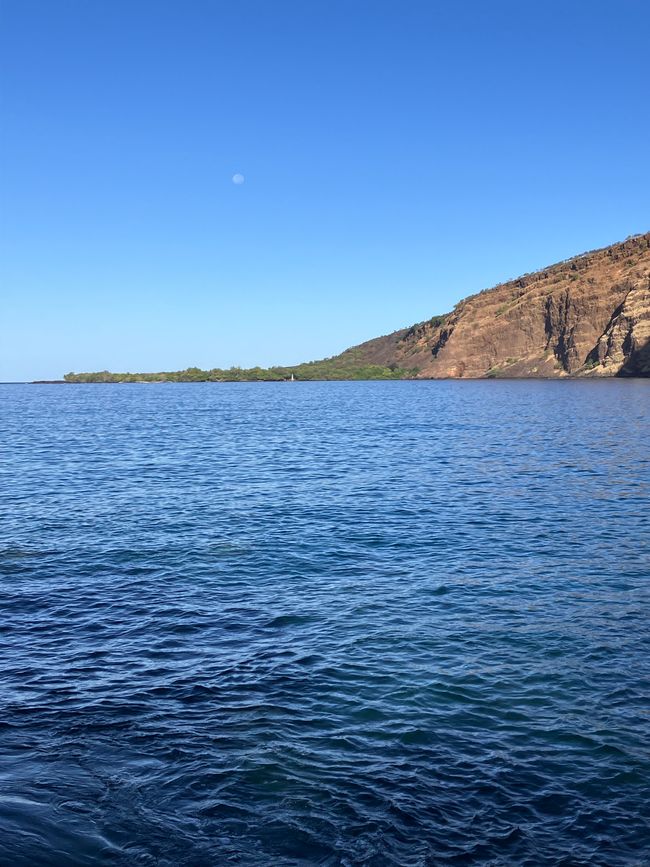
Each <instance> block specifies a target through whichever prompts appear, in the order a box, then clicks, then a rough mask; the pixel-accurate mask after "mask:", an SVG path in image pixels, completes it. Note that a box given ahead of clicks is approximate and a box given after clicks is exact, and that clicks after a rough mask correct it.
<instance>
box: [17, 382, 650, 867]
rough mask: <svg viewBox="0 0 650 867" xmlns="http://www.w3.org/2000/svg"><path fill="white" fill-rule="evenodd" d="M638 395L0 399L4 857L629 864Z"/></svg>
mask: <svg viewBox="0 0 650 867" xmlns="http://www.w3.org/2000/svg"><path fill="white" fill-rule="evenodd" d="M649 434H650V381H631V380H630V381H604V382H593V381H592V382H587V381H583V382H573V381H570V382H557V381H556V382H543V381H541V382H516V381H512V382H505V381H491V382H375V383H365V382H361V383H348V382H344V383H295V384H288V383H268V384H266V383H264V384H262V383H260V384H174V385H172V384H160V385H74V386H72V385H71V386H47V385H43V386H39V385H14V386H9V385H5V386H0V487H1V497H0V575H1V583H0V613H1V626H2V637H1V641H2V646H1V648H0V650H1V652H0V677H1V687H2V691H1V701H2V713H1V714H0V748H1V759H2V761H1V765H0V863H1V864H2V865H12V867H13V865H15V867H23V865H29V867H32V865H95V864H116V865H131V864H133V865H158V867H164V865H191V867H202V865H206V867H208V865H209V867H215V865H224V864H237V865H267V864H272V865H312V864H317V865H400V867H411V865H412V867H415V865H439V864H440V865H444V864H451V865H465V864H467V865H469V864H485V865H502V864H517V865H534V867H543V865H608V867H609V865H635V864H636V865H641V864H647V863H648V862H650V824H649V821H648V816H649V814H650V701H649V697H650V661H649V660H650V656H649V651H650V619H649V616H648V614H649V606H648V603H649V592H648V588H649V583H650V517H649V513H650V509H649V494H650V435H649Z"/></svg>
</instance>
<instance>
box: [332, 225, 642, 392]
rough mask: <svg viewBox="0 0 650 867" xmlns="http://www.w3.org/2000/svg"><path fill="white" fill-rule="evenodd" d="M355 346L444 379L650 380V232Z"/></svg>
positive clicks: (374, 358) (373, 357) (368, 356)
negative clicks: (548, 378)
mask: <svg viewBox="0 0 650 867" xmlns="http://www.w3.org/2000/svg"><path fill="white" fill-rule="evenodd" d="M354 350H355V351H356V352H357V354H358V355H359V356H360V357H363V358H364V360H365V361H366V362H368V363H376V364H382V365H395V366H397V367H399V368H409V369H413V368H417V369H418V374H417V375H418V377H425V378H435V379H438V378H443V377H467V378H471V377H474V378H484V377H487V378H491V377H499V376H512V377H536V376H540V377H542V376H543V377H546V376H552V377H559V376H569V375H574V376H626V375H627V376H650V233H647V234H645V235H637V236H635V237H632V238H628V239H627V240H626V241H623V242H622V243H619V244H614V245H612V246H611V247H606V248H605V249H602V250H595V251H592V252H589V253H585V254H583V255H581V256H576V257H575V258H573V259H569V260H567V261H565V262H560V263H558V264H557V265H552V266H550V267H548V268H544V269H543V270H542V271H538V272H536V273H534V274H526V275H524V276H523V277H520V278H518V279H517V280H511V281H509V282H508V283H502V284H500V285H498V286H495V287H494V288H493V289H487V290H485V291H483V292H479V293H478V294H477V295H472V296H470V297H468V298H465V299H464V300H463V301H461V302H460V303H459V304H457V305H456V307H455V308H454V310H453V311H452V312H451V313H450V314H448V315H447V316H444V317H434V318H433V319H432V320H430V321H427V322H422V323H419V324H418V325H414V326H413V327H412V328H408V329H403V330H402V331H396V332H394V333H393V334H390V335H388V336H386V337H380V338H377V339H376V340H371V341H368V342H367V343H365V344H361V345H360V346H359V347H355V348H354ZM348 351H350V350H348Z"/></svg>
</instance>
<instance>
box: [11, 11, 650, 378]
mask: <svg viewBox="0 0 650 867" xmlns="http://www.w3.org/2000/svg"><path fill="white" fill-rule="evenodd" d="M0 9H1V16H2V24H1V43H2V44H1V45H0V57H1V60H0V64H1V77H2V103H1V116H0V121H1V125H2V145H1V146H2V152H1V159H2V178H1V196H2V226H1V251H0V252H1V267H0V280H1V289H0V291H1V293H2V301H1V305H0V380H20V379H32V378H55V377H59V376H61V375H62V374H63V373H66V372H67V371H69V370H76V371H81V370H100V369H104V368H108V369H111V370H130V371H137V370H140V371H142V370H161V369H178V368H184V367H187V366H189V365H198V366H200V367H214V366H226V367H227V366H230V365H231V364H239V365H242V366H249V365H254V364H261V365H269V364H274V363H293V362H298V361H303V360H308V359H312V358H319V357H323V356H327V355H332V354H335V353H336V352H339V351H340V350H342V349H344V348H345V347H347V346H349V345H351V344H354V343H358V342H360V341H362V340H365V339H367V338H370V337H374V336H376V335H379V334H382V333H386V332H389V331H392V330H394V329H396V328H399V327H402V326H404V325H408V324H411V323H413V322H415V321H418V320H421V319H424V318H427V317H429V316H431V315H433V314H435V313H442V312H445V311H447V310H449V309H450V308H451V307H452V306H453V305H454V304H455V303H456V302H457V301H458V300H459V299H460V298H461V297H462V296H464V295H466V294H468V293H470V292H475V291H478V290H480V289H482V288H485V287H487V286H490V285H492V284H494V283H496V282H498V281H500V280H503V279H506V278H508V277H513V276H517V275H518V274H520V273H523V272H526V271H531V270H534V269H536V268H538V267H541V266H543V265H545V264H548V263H550V262H553V261H555V260H558V259H562V258H565V257H567V256H570V255H572V254H574V253H578V252H582V251H583V250H586V249H590V248H594V247H599V246H604V245H606V244H608V243H611V242H613V241H616V240H620V239H622V238H624V237H626V236H627V235H629V234H633V233H637V232H641V231H647V230H648V229H649V228H650V218H649V206H650V159H649V156H650V148H649V145H650V105H649V100H648V85H649V82H650V59H649V51H650V48H649V46H650V3H648V2H647V0H609V2H599V0H584V2H572V0H561V2H560V0H543V2H542V0H539V2H535V0H512V2H506V0H490V2H484V0H469V2H454V0H447V2H444V3H443V2H435V0H425V2H413V0H400V2H397V0H393V2H380V0H368V2H363V0H327V2H321V0H236V2H234V0H233V2H225V0H2V4H1V7H0ZM235 173H241V174H243V175H244V177H245V182H244V183H243V184H239V185H237V184H234V183H233V182H232V177H233V175H234V174H235Z"/></svg>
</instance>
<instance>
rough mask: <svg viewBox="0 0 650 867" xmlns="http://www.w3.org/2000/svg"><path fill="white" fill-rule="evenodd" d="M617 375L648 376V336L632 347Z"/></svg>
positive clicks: (649, 372)
mask: <svg viewBox="0 0 650 867" xmlns="http://www.w3.org/2000/svg"><path fill="white" fill-rule="evenodd" d="M616 375H617V376H650V338H649V339H648V340H646V342H645V343H643V344H641V346H639V347H636V348H635V349H633V350H632V351H631V352H630V354H629V355H628V357H627V361H626V362H625V364H624V365H623V367H621V369H620V370H619V372H618V373H617V374H616Z"/></svg>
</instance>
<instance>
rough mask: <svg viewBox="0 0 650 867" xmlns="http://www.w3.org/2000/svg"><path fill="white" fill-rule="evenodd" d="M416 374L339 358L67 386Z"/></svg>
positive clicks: (81, 378) (76, 377) (122, 376)
mask: <svg viewBox="0 0 650 867" xmlns="http://www.w3.org/2000/svg"><path fill="white" fill-rule="evenodd" d="M344 355H345V353H344ZM416 373H417V370H416V369H410V370H407V369H404V368H400V367H397V366H395V365H390V366H389V367H382V366H380V365H377V364H359V363H358V361H357V362H356V363H355V359H354V358H350V359H347V358H345V359H344V358H343V357H342V356H338V357H336V358H328V359H325V360H323V361H310V362H307V363H305V364H298V365H295V366H293V367H268V368H264V367H248V368H242V367H230V368H228V369H227V370H223V369H222V368H219V367H215V368H213V369H212V370H201V369H200V368H198V367H188V368H187V369H186V370H174V371H167V372H161V373H110V372H109V371H108V370H101V371H99V372H97V373H66V375H65V376H64V379H65V381H66V382H282V381H284V380H287V379H291V376H292V375H293V376H294V377H295V379H297V380H317V379H325V380H337V379H338V380H342V379H409V378H410V377H413V376H415V374H416Z"/></svg>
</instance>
